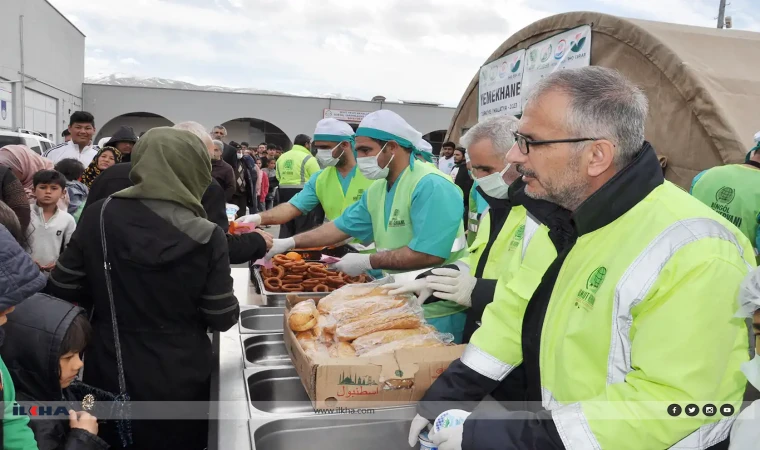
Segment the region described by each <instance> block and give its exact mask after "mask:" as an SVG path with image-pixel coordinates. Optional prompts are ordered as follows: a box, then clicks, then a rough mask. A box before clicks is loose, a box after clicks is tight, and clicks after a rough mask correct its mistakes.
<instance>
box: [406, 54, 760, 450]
mask: <svg viewBox="0 0 760 450" xmlns="http://www.w3.org/2000/svg"><path fill="white" fill-rule="evenodd" d="M647 113H648V107H647V99H646V96H645V95H644V93H643V92H642V91H641V90H640V89H638V88H637V87H635V86H633V85H632V84H631V83H630V82H629V81H628V80H626V79H625V78H624V77H623V76H622V75H620V74H619V73H618V72H615V71H613V70H611V69H606V68H601V67H595V66H592V67H586V68H582V69H568V70H561V71H557V72H554V73H553V74H551V75H548V76H547V77H545V78H544V79H542V80H541V81H539V82H538V83H537V85H536V86H535V87H534V89H533V90H532V91H531V93H530V95H529V97H528V99H527V103H526V105H525V108H524V112H523V115H522V118H521V119H520V124H519V127H518V131H517V132H516V134H515V135H516V138H517V143H516V144H515V146H514V147H513V148H512V149H511V150H510V152H509V154H508V160H509V161H510V162H511V163H513V164H516V165H517V168H518V171H519V172H520V173H521V174H522V175H523V180H524V181H525V182H526V184H527V186H526V188H525V193H526V194H527V195H528V196H531V197H533V198H542V199H546V200H549V201H551V202H553V203H556V204H558V205H561V206H563V207H564V208H566V209H568V210H570V211H572V212H573V223H574V225H575V228H576V231H577V233H578V238H577V240H576V241H575V243H574V244H572V245H570V246H568V248H567V249H565V250H564V251H562V252H561V253H560V254H559V255H558V257H557V259H556V260H555V261H554V262H553V263H552V264H551V265H550V266H549V268H548V269H547V270H546V273H545V274H544V275H543V277H542V279H541V282H540V284H539V285H538V287H537V288H536V289H535V292H534V293H533V295H532V297H531V298H530V301H529V302H528V303H527V305H524V306H523V305H520V304H515V303H510V304H507V305H506V306H505V307H503V308H502V310H511V311H512V312H513V314H512V320H511V322H507V323H511V330H512V331H511V332H510V333H508V334H507V335H502V336H484V339H491V340H496V341H498V344H500V346H499V348H498V355H497V356H494V355H492V354H489V353H488V352H486V351H482V350H479V349H478V348H477V347H474V346H473V345H470V346H468V348H467V349H466V350H465V352H464V354H463V355H462V358H461V359H460V361H461V363H462V365H463V366H466V369H462V365H459V366H458V367H459V368H460V369H462V370H461V371H460V373H458V374H456V375H455V376H454V377H451V376H447V375H446V374H444V376H442V377H440V378H438V380H437V381H436V382H435V383H434V384H433V386H432V387H431V388H430V389H429V390H428V391H427V393H426V394H425V396H424V397H423V399H422V400H421V401H420V404H419V407H418V413H419V414H420V416H418V417H417V418H415V420H414V421H413V425H412V431H411V433H410V435H411V436H410V437H413V435H414V434H415V431H417V432H418V431H419V430H421V429H422V428H423V427H424V425H425V424H426V423H427V421H428V420H431V419H434V418H435V417H436V415H437V413H440V412H441V409H448V408H449V406H448V405H446V403H447V402H452V406H453V405H458V406H460V407H461V405H462V403H461V402H463V401H477V400H480V399H482V397H483V396H485V395H486V394H488V393H489V392H490V391H491V390H493V389H496V388H498V387H499V386H504V387H506V388H507V389H508V390H509V391H510V392H511V394H512V396H511V398H512V399H514V400H524V401H526V402H527V406H526V407H525V409H526V410H523V411H514V410H510V411H506V410H505V411H503V412H501V413H499V414H494V412H493V411H487V412H486V411H483V410H480V409H476V410H475V411H474V412H473V413H472V414H471V415H470V416H469V417H468V418H467V420H466V421H465V422H464V424H463V425H462V426H460V427H456V428H451V429H447V430H445V431H442V432H440V433H434V434H433V436H431V439H432V440H433V442H434V444H436V445H437V446H438V447H439V448H442V449H446V450H452V449H459V448H461V449H467V450H471V449H494V448H508V449H541V450H554V449H556V450H559V449H622V450H625V449H654V448H670V447H677V448H693V449H706V448H716V447H715V446H716V445H720V444H721V442H722V441H724V440H725V439H726V438H727V436H728V433H729V430H730V428H731V424H732V422H733V417H724V416H723V415H721V414H717V415H714V414H713V415H709V414H703V413H702V406H703V405H704V404H705V403H710V404H713V405H723V404H727V405H731V406H732V407H733V409H734V410H736V409H738V406H739V405H740V404H741V400H742V396H743V394H744V390H745V387H746V379H745V378H744V377H743V376H742V374H741V372H740V366H741V364H742V363H743V362H745V361H747V359H748V350H749V349H748V342H747V328H746V325H745V323H744V320H743V319H742V318H737V317H735V312H736V307H735V299H736V296H737V294H738V291H739V285H740V283H741V281H742V279H743V278H744V277H745V275H746V274H747V273H748V271H749V269H750V268H751V267H753V266H754V264H755V263H754V251H753V248H752V245H751V244H750V242H749V241H748V239H747V238H746V237H745V236H744V235H743V234H742V233H741V232H740V231H739V230H738V229H737V228H736V227H734V226H733V225H732V224H731V223H730V222H728V221H727V220H725V219H724V218H723V217H721V216H719V215H718V214H717V213H715V212H714V211H712V210H710V209H709V208H707V207H706V206H705V205H703V204H702V203H700V202H699V201H698V200H696V199H694V198H693V197H691V196H690V195H688V194H687V193H686V192H684V191H683V190H682V189H680V188H679V187H677V186H675V185H673V184H672V183H669V182H667V181H665V180H664V178H663V174H662V169H661V166H660V164H659V162H658V159H657V155H656V154H655V151H654V149H653V148H652V146H651V145H650V144H649V143H647V142H646V141H645V140H644V124H645V122H646V118H647ZM516 278H517V277H516ZM513 287H515V288H516V289H519V288H520V286H517V285H514V284H513ZM509 298H512V301H513V302H516V301H518V300H519V296H513V297H509ZM507 301H509V300H507ZM491 307H494V308H496V307H497V303H492V304H491V305H489V307H488V308H491ZM484 320H485V316H484ZM481 331H483V328H481V329H480V330H478V331H477V332H476V333H475V336H473V341H475V340H476V338H477V337H478V333H480V332H481ZM673 404H675V405H680V408H683V409H684V410H685V414H684V415H682V416H681V417H673V416H674V415H676V412H677V411H678V409H679V408H675V409H674V408H671V407H670V406H671V405H673ZM689 405H691V406H689ZM420 425H422V426H420Z"/></svg>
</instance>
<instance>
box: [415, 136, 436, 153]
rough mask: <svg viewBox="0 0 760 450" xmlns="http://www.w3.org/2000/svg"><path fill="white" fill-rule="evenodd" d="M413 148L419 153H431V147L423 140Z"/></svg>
mask: <svg viewBox="0 0 760 450" xmlns="http://www.w3.org/2000/svg"><path fill="white" fill-rule="evenodd" d="M415 147H417V149H418V150H419V151H421V152H428V153H433V146H432V145H430V142H428V141H426V140H424V139H420V140H419V141H418V142H417V144H416V145H415Z"/></svg>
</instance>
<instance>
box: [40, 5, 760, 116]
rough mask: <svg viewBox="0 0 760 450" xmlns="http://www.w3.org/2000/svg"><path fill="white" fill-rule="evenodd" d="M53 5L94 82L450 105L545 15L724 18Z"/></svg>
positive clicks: (665, 10)
mask: <svg viewBox="0 0 760 450" xmlns="http://www.w3.org/2000/svg"><path fill="white" fill-rule="evenodd" d="M51 1H52V3H53V4H54V5H55V6H56V7H57V8H59V10H61V11H62V12H63V13H64V14H65V15H67V16H69V17H70V16H71V15H76V16H77V19H78V20H77V24H78V26H80V27H81V29H82V31H83V32H84V33H85V34H86V35H87V55H88V58H87V61H86V73H87V75H94V74H97V73H101V71H108V70H110V71H111V72H128V73H131V74H134V75H137V76H158V77H163V78H173V79H182V80H186V81H190V80H202V81H212V80H213V81H214V82H213V84H218V85H225V86H236V87H252V88H258V89H270V90H278V91H285V92H304V91H308V92H340V93H342V94H345V95H350V96H355V97H361V98H366V99H369V98H371V97H372V96H373V95H377V94H381V95H385V96H386V97H388V98H389V99H401V98H412V99H419V100H428V101H436V102H442V103H446V104H449V105H456V104H457V103H458V101H459V98H460V96H461V95H462V92H463V91H464V89H465V88H466V86H467V85H468V83H469V82H470V80H471V79H472V77H473V76H474V75H475V74H476V73H477V71H478V69H479V67H480V65H481V64H483V62H485V60H486V58H488V56H489V55H491V53H493V51H494V50H495V49H496V48H497V47H498V46H499V45H501V43H502V42H504V40H506V39H507V38H508V37H509V36H510V35H512V34H513V33H515V32H517V31H518V30H520V29H521V28H523V27H525V26H527V25H529V24H530V23H532V22H534V21H536V20H538V19H541V18H543V17H547V16H549V15H552V14H556V13H560V12H565V11H569V10H579V9H594V10H599V11H604V12H607V13H610V14H619V15H625V16H630V17H638V18H644V19H652V20H665V21H678V22H679V23H688V24H692V25H704V26H714V22H715V21H714V19H713V17H714V16H715V15H716V13H717V11H716V10H717V8H716V5H715V4H714V3H717V2H714V1H712V0H637V1H636V2H619V1H617V0H467V1H464V2H463V1H462V0H413V1H410V0H363V1H356V0H320V1H318V2H317V1H312V0H214V1H213V2H211V1H208V0H129V1H127V0H98V1H91V2H82V1H81V0H51ZM755 3H756V0H733V2H732V5H731V6H729V11H728V13H729V14H731V15H732V16H733V17H734V24H735V28H740V27H744V29H754V28H755V27H758V28H760V8H758V6H757V5H756V4H755ZM115 11H118V19H119V20H114V14H115ZM96 50H102V52H96ZM134 62H139V63H138V64H134ZM194 82H195V81H194ZM201 84H207V83H201Z"/></svg>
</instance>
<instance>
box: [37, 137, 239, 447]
mask: <svg viewBox="0 0 760 450" xmlns="http://www.w3.org/2000/svg"><path fill="white" fill-rule="evenodd" d="M129 177H130V180H132V182H133V183H134V186H133V187H130V188H127V189H125V190H123V191H119V192H117V193H116V194H114V195H113V196H112V197H109V198H107V199H105V200H100V201H98V202H96V203H94V204H93V205H91V206H90V207H89V208H87V209H85V210H84V212H83V213H82V217H81V220H80V222H79V225H78V227H77V231H76V232H75V233H74V235H73V237H72V239H71V241H70V242H69V246H68V247H67V248H66V251H65V252H64V253H63V255H61V257H60V258H59V259H58V262H57V265H56V267H55V268H54V269H53V272H52V273H51V276H50V281H49V284H48V289H49V290H50V292H51V293H53V294H54V295H56V296H57V297H59V298H63V299H66V300H69V301H72V302H77V303H78V304H79V305H80V306H82V307H84V308H87V309H88V310H90V311H91V313H92V314H93V316H92V326H93V339H92V344H91V345H90V348H89V350H88V351H87V354H86V356H85V358H86V359H87V365H86V366H85V369H84V381H85V382H86V383H88V384H90V385H92V386H95V387H98V388H100V389H104V390H106V391H109V392H112V393H119V392H120V389H119V384H120V383H119V377H118V376H117V374H118V372H117V367H123V374H124V379H125V386H126V393H127V394H129V396H130V399H131V400H132V401H133V402H141V401H151V402H177V401H181V402H187V403H185V404H184V405H183V408H182V410H183V411H182V412H183V413H187V414H193V415H194V417H196V418H197V417H199V416H200V417H205V414H207V412H208V403H207V402H208V400H209V395H210V394H209V392H210V391H209V389H210V386H209V384H210V376H211V367H212V366H213V364H212V353H211V342H210V341H209V339H208V336H207V335H206V330H207V328H211V329H213V330H219V331H225V330H227V329H229V328H231V327H232V326H233V325H234V324H235V323H237V320H238V316H239V313H240V307H239V305H238V302H237V299H236V298H235V296H234V295H233V292H232V278H231V277H230V264H229V257H228V250H227V240H226V237H225V233H224V231H223V230H222V229H221V228H220V227H218V226H216V225H215V224H213V223H211V222H209V221H208V220H206V213H205V211H204V209H203V206H202V205H201V201H200V200H201V197H202V195H203V192H204V191H205V190H206V188H207V187H208V185H209V184H210V183H211V160H210V158H209V155H208V151H207V149H206V147H205V146H204V144H203V142H202V141H201V140H200V139H199V138H198V137H197V136H195V135H194V134H192V133H190V132H188V131H184V130H178V129H173V128H163V127H162V128H154V129H152V130H150V131H148V132H147V133H146V134H145V136H143V138H142V139H140V140H139V141H138V143H137V145H136V146H135V147H134V150H133V151H132V170H131V172H130V174H129ZM101 238H103V239H104V240H105V245H106V249H107V260H108V264H109V266H108V267H109V269H108V277H110V289H112V295H113V304H114V310H115V312H114V314H115V317H117V318H118V319H117V323H118V336H119V342H120V349H121V355H122V361H123V364H118V363H117V356H116V355H117V353H116V349H115V345H114V342H115V339H114V330H113V329H112V321H111V314H112V312H111V306H110V302H109V290H110V289H109V286H108V285H109V283H108V282H107V281H106V280H107V278H106V272H105V269H104V256H103V253H104V252H103V247H102V245H103V244H102V242H101ZM104 428H110V427H104ZM131 430H132V433H131V435H132V440H133V447H134V448H140V449H165V448H182V449H199V450H200V449H203V448H205V447H206V444H207V431H208V430H207V422H205V421H199V420H195V421H187V420H186V421H180V420H159V421H136V420H133V421H132V427H131ZM122 435H123V433H122ZM100 436H101V437H103V439H105V440H106V441H107V442H108V443H109V444H111V445H112V446H113V447H114V448H121V446H122V443H121V439H120V436H116V435H115V434H114V431H113V429H111V430H103V432H102V433H101V434H100Z"/></svg>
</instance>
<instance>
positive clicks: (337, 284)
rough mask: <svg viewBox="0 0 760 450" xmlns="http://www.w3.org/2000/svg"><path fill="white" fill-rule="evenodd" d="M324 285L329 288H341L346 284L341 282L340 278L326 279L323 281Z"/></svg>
mask: <svg viewBox="0 0 760 450" xmlns="http://www.w3.org/2000/svg"><path fill="white" fill-rule="evenodd" d="M325 283H326V284H327V285H328V286H330V287H335V288H339V287H343V286H345V285H346V282H345V281H343V278H342V277H328V278H327V279H326V281H325Z"/></svg>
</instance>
